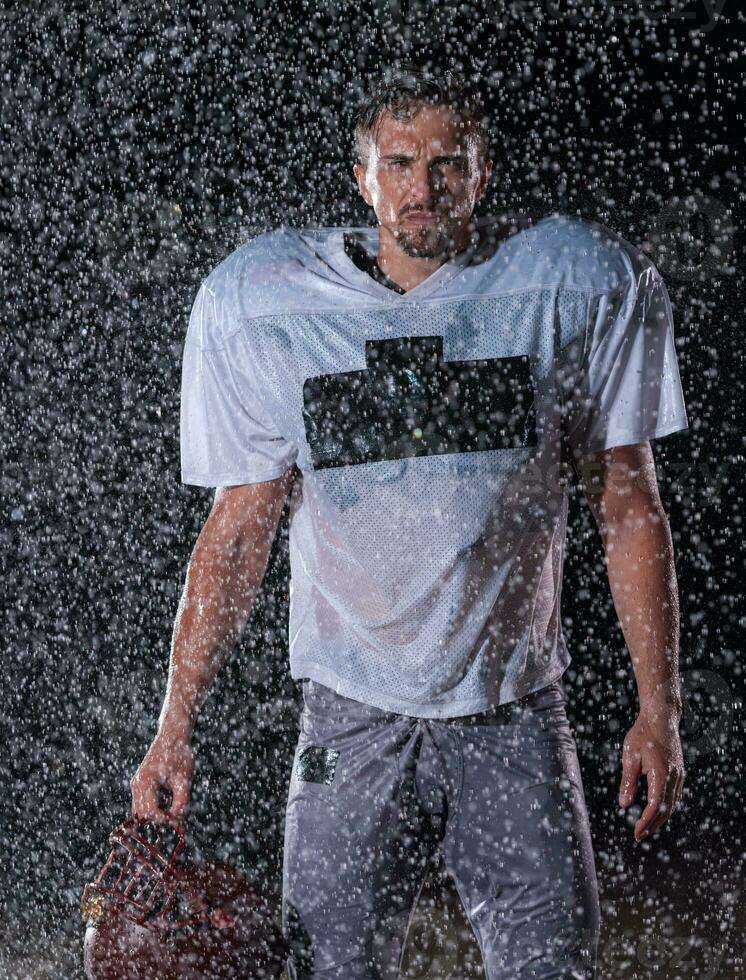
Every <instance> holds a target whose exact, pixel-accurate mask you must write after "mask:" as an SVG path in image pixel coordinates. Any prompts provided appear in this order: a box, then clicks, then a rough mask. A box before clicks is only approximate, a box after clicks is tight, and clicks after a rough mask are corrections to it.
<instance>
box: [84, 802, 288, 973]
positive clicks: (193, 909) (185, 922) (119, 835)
mask: <svg viewBox="0 0 746 980" xmlns="http://www.w3.org/2000/svg"><path fill="white" fill-rule="evenodd" d="M166 816H167V818H168V821H169V823H168V824H163V825H161V824H155V823H150V822H147V821H143V820H139V819H138V818H137V817H128V818H127V819H126V820H125V821H124V822H123V823H121V824H120V825H119V826H118V827H116V828H115V829H114V830H113V831H112V833H111V835H110V837H109V840H110V842H111V845H112V850H111V854H110V855H109V859H108V860H107V862H106V864H105V865H104V867H103V868H102V870H101V873H100V874H99V876H98V878H97V879H96V880H95V881H93V882H90V883H89V884H87V885H86V886H85V891H84V892H83V908H82V911H83V918H84V919H85V921H86V933H85V942H84V947H83V957H84V964H85V972H86V976H87V977H88V978H89V980H130V978H131V980H150V978H153V980H155V978H156V977H157V978H158V980H197V978H198V977H199V978H201V980H204V978H207V977H221V978H223V977H226V978H229V977H230V978H233V977H235V978H237V977H241V978H248V977H252V978H253V977H255V978H257V980H269V978H270V977H279V976H281V975H282V973H283V970H284V966H285V961H286V958H287V955H288V950H287V945H286V943H285V941H284V939H283V937H282V933H281V932H280V930H279V929H278V928H277V926H276V925H275V923H274V922H273V921H272V918H271V916H270V914H269V910H268V909H267V907H266V906H265V905H264V903H263V902H262V901H261V900H260V898H259V896H258V894H257V891H256V889H255V888H254V886H253V885H252V884H251V882H250V881H249V880H248V879H247V878H246V877H245V876H244V875H243V874H242V873H241V872H240V871H239V870H238V869H237V868H234V867H232V866H231V865H229V864H225V863H223V862H219V861H201V862H198V861H195V860H193V859H191V858H190V857H189V856H188V855H187V853H186V851H185V837H184V832H183V831H182V829H181V827H180V826H179V825H178V824H177V823H176V822H175V821H174V820H173V819H172V817H171V815H170V814H169V813H168V812H166Z"/></svg>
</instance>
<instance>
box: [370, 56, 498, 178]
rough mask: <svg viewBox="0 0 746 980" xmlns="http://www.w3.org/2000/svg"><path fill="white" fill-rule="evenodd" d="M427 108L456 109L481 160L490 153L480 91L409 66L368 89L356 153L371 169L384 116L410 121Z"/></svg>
mask: <svg viewBox="0 0 746 980" xmlns="http://www.w3.org/2000/svg"><path fill="white" fill-rule="evenodd" d="M427 105H437V106H448V107H449V108H452V109H453V110H454V111H455V112H456V113H457V114H458V115H459V116H460V117H461V118H462V119H463V120H464V121H465V122H466V123H467V124H468V125H469V127H470V129H471V132H472V134H473V135H472V138H476V139H477V140H478V142H479V156H480V160H482V161H484V160H485V159H486V157H487V154H488V153H489V141H490V135H489V118H488V115H487V112H486V110H485V106H484V100H483V99H482V95H481V93H480V92H479V90H478V88H476V87H475V86H474V85H472V84H470V83H469V82H467V81H466V80H465V79H464V78H463V77H462V76H460V75H457V74H455V73H454V72H452V71H444V72H436V71H430V70H429V69H427V68H421V67H417V66H414V65H407V66H403V67H400V68H396V69H389V70H388V71H385V72H384V73H383V74H382V75H381V76H380V77H379V78H377V79H376V80H375V81H374V82H373V84H372V85H371V86H370V88H369V89H368V91H367V93H366V94H365V96H364V97H363V99H362V101H361V102H360V104H359V105H358V108H357V112H356V113H355V133H354V136H355V151H356V153H357V159H358V162H359V163H361V164H363V166H367V164H368V150H369V146H370V143H371V141H375V138H376V136H377V134H378V127H379V126H380V123H381V117H382V115H383V113H384V112H388V113H390V114H391V115H392V116H394V117H395V118H397V119H406V118H410V117H411V116H414V115H416V113H417V112H418V111H419V110H420V109H422V108H423V107H424V106H427Z"/></svg>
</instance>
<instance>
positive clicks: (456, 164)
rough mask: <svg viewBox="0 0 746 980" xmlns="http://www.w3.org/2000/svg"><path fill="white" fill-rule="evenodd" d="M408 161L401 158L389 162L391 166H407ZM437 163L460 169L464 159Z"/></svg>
mask: <svg viewBox="0 0 746 980" xmlns="http://www.w3.org/2000/svg"><path fill="white" fill-rule="evenodd" d="M409 162H410V161H409V160H403V159H402V160H390V161H389V163H390V164H391V165H392V166H394V167H400V166H407V165H408V164H409ZM438 163H439V164H440V165H445V166H450V167H458V168H459V169H461V168H462V167H463V165H464V161H463V160H439V161H438Z"/></svg>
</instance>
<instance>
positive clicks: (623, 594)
mask: <svg viewBox="0 0 746 980" xmlns="http://www.w3.org/2000/svg"><path fill="white" fill-rule="evenodd" d="M629 504H630V502H629V501H627V506H626V507H625V508H623V513H620V514H619V517H618V518H613V517H611V516H610V515H608V514H607V515H606V516H607V521H606V530H605V533H604V535H603V537H604V543H605V550H606V559H607V572H608V576H609V584H610V587H611V593H612V597H613V600H614V606H615V608H616V611H617V615H618V616H619V622H620V623H621V626H622V630H623V632H624V638H625V640H626V643H627V648H628V650H629V653H630V657H631V659H632V665H633V669H634V672H635V678H636V680H637V689H638V694H639V697H640V706H641V708H643V709H644V708H647V707H649V706H654V705H660V704H669V705H671V706H673V707H676V708H679V709H680V708H681V690H680V682H679V597H678V587H677V583H676V568H675V564H674V554H673V542H672V540H671V531H670V528H669V524H668V519H667V517H666V514H665V512H664V511H663V508H662V507H661V506H660V504H653V503H650V502H647V503H641V504H639V505H638V506H634V507H630V506H629Z"/></svg>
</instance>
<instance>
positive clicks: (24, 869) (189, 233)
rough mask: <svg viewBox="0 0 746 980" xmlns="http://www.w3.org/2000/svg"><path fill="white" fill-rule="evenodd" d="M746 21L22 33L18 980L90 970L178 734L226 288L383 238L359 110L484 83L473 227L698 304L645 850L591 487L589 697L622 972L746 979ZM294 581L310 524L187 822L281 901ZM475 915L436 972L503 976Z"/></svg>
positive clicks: (5, 840)
mask: <svg viewBox="0 0 746 980" xmlns="http://www.w3.org/2000/svg"><path fill="white" fill-rule="evenodd" d="M715 6H719V7H721V8H722V9H721V11H720V15H719V16H716V17H713V16H710V13H708V10H709V11H711V10H712V8H713V7H715ZM739 6H740V4H739V2H738V0H719V2H718V3H717V4H714V3H708V4H705V2H704V0H699V2H693V3H686V4H684V3H657V2H655V0H647V2H643V0H629V2H626V0H607V2H595V3H585V2H584V3H582V4H580V3H572V2H569V0H543V2H539V3H536V4H532V3H525V2H524V3H514V4H503V3H476V4H455V3H439V4H434V3H420V4H415V3H410V4H406V3H402V4H396V3H393V2H385V0H384V2H378V3H347V2H339V3H327V4H323V5H320V6H318V7H315V6H314V5H307V7H306V8H305V9H304V7H303V6H302V5H301V4H297V5H290V4H287V3H283V2H280V0H276V2H272V3H271V4H270V3H267V2H266V0H258V2H254V3H252V4H230V3H226V4H216V3H203V4H196V3H195V4H192V5H180V6H179V7H178V9H177V8H173V9H168V8H167V7H165V5H154V4H139V3H129V4H124V5H122V6H121V9H120V12H119V13H117V14H114V13H113V12H111V11H110V10H107V8H106V7H105V6H104V5H97V4H92V3H86V4H73V3H67V4H65V5H64V9H63V6H62V5H61V4H41V5H39V6H38V7H35V9H34V11H33V12H30V11H29V10H28V9H25V8H24V7H22V6H21V5H18V6H14V5H6V6H5V7H4V9H3V12H2V14H1V15H0V17H1V18H2V21H1V24H2V38H0V40H1V41H2V43H0V61H1V62H2V64H1V66H0V68H1V70H0V87H1V88H2V104H1V108H0V122H1V125H2V137H1V144H2V150H1V151H0V181H1V182H2V194H1V195H0V209H1V210H0V217H1V219H2V222H3V231H4V234H3V236H2V240H1V244H0V263H1V267H0V290H2V294H3V295H2V299H3V303H2V311H3V322H2V335H1V339H0V343H1V344H2V351H1V353H2V358H1V361H0V363H2V369H3V384H2V394H1V395H0V398H1V399H2V403H1V407H2V413H1V415H0V425H1V426H2V428H1V429H0V439H1V440H2V473H1V475H0V489H1V491H2V511H1V512H0V521H1V525H0V528H1V529H0V534H1V535H2V551H1V558H0V561H2V569H1V570H2V581H3V594H4V600H5V601H4V624H3V629H2V652H3V659H2V691H3V698H2V704H1V706H0V725H2V728H1V733H2V736H1V737H2V750H3V751H2V758H1V759H0V788H1V790H2V791H1V792H0V848H1V849H2V861H1V862H0V867H1V868H2V871H1V872H0V876H1V877H2V879H3V881H2V884H3V887H2V891H0V895H1V896H2V897H0V913H1V914H0V920H1V921H2V927H1V928H2V931H3V933H4V935H2V936H0V977H2V978H15V977H18V978H20V977H34V978H36V977H65V978H72V977H78V976H80V975H82V974H81V972H80V948H81V939H82V921H81V919H80V915H79V904H80V895H81V892H82V888H83V885H84V883H85V881H86V880H88V879H89V878H90V877H91V876H92V875H94V874H95V873H96V872H97V871H98V868H99V866H100V865H101V863H102V861H103V859H104V857H105V856H106V854H107V853H108V846H107V843H106V842H107V835H108V833H109V831H110V830H111V828H112V827H113V825H114V824H115V823H117V822H119V820H121V819H122V818H123V817H124V815H125V814H126V813H127V811H128V807H129V799H130V797H129V780H130V777H131V776H132V774H133V772H134V770H135V768H136V767H137V765H138V763H139V761H140V760H141V758H142V756H143V754H144V752H145V750H146V748H147V746H148V744H149V742H150V739H151V738H152V736H153V734H154V731H155V724H156V719H157V715H158V711H159V708H160V704H161V700H162V697H163V693H164V685H165V678H166V671H167V664H168V653H169V646H170V639H171V631H172V627H173V620H174V615H175V612H176V608H177V604H178V599H179V595H180V593H181V590H182V587H183V583H184V576H185V571H186V566H187V562H188V559H189V556H190V554H191V550H192V548H193V546H194V542H195V539H196V536H197V534H198V533H199V530H200V528H201V526H202V524H203V522H204V520H205V518H206V516H207V513H208V511H209V508H210V505H211V501H212V496H213V492H212V491H211V490H202V489H199V488H194V487H186V486H183V485H182V484H181V483H180V481H179V447H178V411H179V384H180V368H181V348H182V344H183V339H184V335H185V331H186V325H187V318H188V314H189V309H190V307H191V303H192V301H193V299H194V297H195V295H196V291H197V288H198V286H199V284H200V282H201V280H202V278H203V277H204V276H205V275H206V274H207V273H208V272H209V271H210V269H211V268H212V267H213V266H214V265H215V264H217V262H219V261H220V260H221V259H222V258H224V257H225V256H226V255H228V254H229V253H230V252H231V251H232V250H233V249H234V248H236V247H237V246H238V245H239V244H240V243H241V242H243V241H245V240H246V239H247V238H251V237H253V236H255V235H257V234H259V233H260V232H261V231H263V230H265V229H267V228H273V227H277V226H279V225H281V224H289V225H307V224H310V225H339V224H358V225H359V224H368V223H371V224H372V223H374V222H375V217H374V215H373V213H372V212H371V211H369V209H368V208H367V207H366V205H365V204H364V202H363V201H362V199H360V198H359V196H358V194H357V190H356V187H355V184H354V181H353V176H352V163H353V162H354V158H353V153H352V140H351V129H352V114H353V111H354V107H355V103H356V100H357V97H358V95H359V93H360V89H361V86H364V85H365V84H366V82H367V80H368V78H369V76H370V75H371V73H375V72H376V71H377V70H378V69H379V68H380V67H381V66H385V65H392V64H395V63H396V62H397V61H399V60H401V59H405V60H413V61H416V62H418V63H421V64H426V63H431V64H439V65H440V66H442V67H449V68H455V69H457V70H459V69H462V70H466V71H467V72H468V73H478V74H479V75H481V76H482V78H483V83H484V89H485V94H486V96H487V99H488V102H489V105H490V108H491V110H492V112H493V123H492V155H493V158H494V159H495V171H494V173H493V178H492V181H491V186H490V190H489V192H488V194H487V195H486V197H485V198H484V199H483V201H482V202H480V204H479V206H478V213H490V212H499V211H508V212H523V213H526V214H529V215H531V216H534V217H540V216H542V215H545V214H549V213H551V212H553V211H560V212H562V213H568V214H580V215H582V216H584V217H587V218H591V219H594V220H597V221H600V222H602V223H603V224H605V225H607V226H608V227H610V228H612V229H614V230H615V231H617V232H619V233H621V234H622V235H623V236H624V237H625V238H626V239H627V240H628V241H630V242H632V243H633V244H635V245H637V246H638V247H641V248H643V249H645V250H646V251H647V252H648V254H649V255H650V256H651V258H652V259H653V261H654V262H655V263H656V264H657V266H658V268H659V269H660V271H661V272H662V273H663V275H664V278H665V280H666V283H667V285H668V288H669V292H670V295H671V299H672V303H673V306H674V312H675V316H676V342H677V351H678V357H679V366H680V370H681V376H682V382H683V385H684V390H685V396H686V405H687V411H688V414H689V419H690V428H689V430H688V431H686V432H684V433H678V434H675V435H673V436H669V437H666V438H664V439H662V440H660V441H658V442H657V443H655V444H654V451H655V456H656V462H657V466H658V474H659V481H660V487H661V494H662V497H663V502H664V505H665V507H666V510H667V512H668V514H669V518H670V523H671V527H672V531H673V536H674V541H675V546H676V560H677V570H678V576H679V589H680V603H681V669H682V675H683V687H684V694H685V716H684V725H683V734H684V742H685V750H686V753H687V770H688V778H687V782H686V790H685V796H684V806H683V808H682V809H681V810H680V811H679V812H677V813H676V815H675V816H674V817H673V818H672V820H671V821H670V822H669V824H667V825H666V827H665V828H664V829H663V830H662V831H661V832H659V833H658V834H657V835H656V836H655V837H653V838H652V839H650V840H649V841H648V842H646V843H644V844H641V845H639V844H635V843H634V840H633V837H632V825H633V823H634V820H635V819H636V817H637V816H638V815H639V810H640V807H638V808H637V810H636V811H635V812H634V813H632V814H630V815H629V816H625V815H624V813H623V812H622V811H620V810H619V809H618V808H617V805H616V797H617V789H618V783H619V774H620V749H621V743H622V739H623V737H624V734H625V733H626V731H627V730H628V728H629V727H630V726H631V724H632V723H633V721H634V718H635V711H636V696H635V690H636V689H635V684H634V679H633V675H632V670H631V666H630V661H629V657H628V654H627V652H626V650H625V647H624V643H623V640H622V636H621V632H620V630H619V627H618V623H617V620H616V616H615V613H614V610H613V606H612V604H611V600H610V595H609V590H608V586H607V583H606V579H605V576H604V574H603V565H602V551H601V547H600V540H599V538H598V534H597V532H596V530H595V525H594V524H593V521H592V518H591V517H590V512H589V510H588V507H587V505H586V504H585V502H584V501H583V500H582V499H581V497H580V496H579V494H578V491H577V488H575V489H574V491H573V494H572V500H571V525H570V528H569V531H568V541H567V551H568V556H567V562H566V566H565V578H564V587H563V613H564V624H565V633H566V637H567V640H568V643H569V646H570V649H571V650H572V652H573V664H572V666H571V668H570V669H569V670H568V671H567V673H566V674H565V678H564V683H565V688H566V691H567V693H568V696H569V698H570V709H569V710H570V718H571V723H572V725H573V728H574V731H575V734H576V738H577V742H578V749H579V753H580V757H581V765H582V769H583V774H584V781H585V791H586V798H587V801H588V805H589V809H590V813H591V820H592V831H593V836H594V845H595V853H596V862H597V870H598V875H599V885H600V889H601V899H602V911H603V917H604V925H603V932H602V937H601V948H600V953H599V956H600V963H601V975H602V976H604V977H606V976H613V977H667V978H668V977H670V978H673V977H699V978H715V977H717V978H731V977H736V976H742V975H743V974H742V972H741V971H742V970H743V956H744V948H743V939H742V936H743V934H744V929H746V908H745V904H744V888H743V859H744V830H745V828H744V820H743V809H744V803H745V802H746V801H745V795H746V794H745V790H744V783H743V750H744V729H743V710H742V709H743V695H744V683H743V671H742V665H741V648H742V643H741V638H742V635H743V626H744V624H745V623H746V613H745V611H744V606H743V602H742V599H741V595H740V593H741V588H740V586H741V581H742V578H743V574H744V569H743V551H742V548H741V539H742V524H741V521H742V500H743V480H742V475H743V460H744V444H743V432H742V429H741V427H740V418H741V413H742V408H743V397H742V381H741V378H742V370H743V363H742V361H743V357H742V349H743V343H742V337H743V330H744V316H743V298H742V297H743V287H744V232H743V228H744V184H743V173H744V171H743V153H742V144H743V139H744V128H743V116H742V114H739V112H740V113H742V109H740V110H739V106H742V105H743V100H744V63H745V62H744V57H746V45H745V44H744V39H745V37H746V28H745V25H744V15H743V13H742V12H741V11H739ZM287 583H288V562H287V508H286V512H285V515H284V517H283V521H282V524H281V526H280V529H279V532H278V536H277V539H276V541H275V546H274V550H273V553H272V557H271V560H270V568H269V571H268V573H267V576H266V578H265V581H264V584H263V588H262V591H261V594H260V596H259V597H258V599H257V602H256V604H255V607H254V610H253V614H252V618H251V622H250V625H249V627H248V628H247V630H246V633H245V635H244V637H243V639H242V641H241V643H240V644H239V645H238V648H237V650H236V652H235V655H234V657H233V658H232V660H231V661H230V663H229V665H228V666H227V667H226V668H225V670H224V672H223V674H222V675H221V677H220V678H219V681H218V683H217V686H216V689H215V691H214V694H213V696H212V697H211V699H210V701H209V702H208V705H207V707H206V709H205V711H204V714H203V717H202V719H201V722H200V726H199V729H198V735H197V741H198V771H197V774H196V779H195V786H194V795H193V811H192V816H191V818H190V821H189V828H190V831H191V832H192V833H193V834H194V837H195V839H197V840H198V841H199V842H201V843H202V845H203V846H204V847H205V848H206V849H211V850H216V851H218V853H220V854H221V855H222V856H226V857H230V858H231V859H233V860H236V861H238V862H240V863H242V864H243V866H244V867H245V868H246V869H247V870H248V871H249V872H250V873H251V874H253V875H255V876H256V877H257V878H258V879H259V880H261V881H262V882H263V887H264V888H265V889H266V892H267V894H268V895H269V896H274V897H275V898H278V897H279V889H280V879H281V864H280V861H281V848H282V832H283V821H284V805H285V796H286V791H287V782H288V777H289V766H290V760H291V758H292V753H293V748H294V745H295V739H296V737H297V732H298V715H299V708H300V691H299V688H298V686H297V685H296V683H295V682H293V681H292V680H291V679H290V676H289V672H288V665H287V644H286V633H287V611H288V610H287V598H288V594H287ZM641 802H642V798H641ZM459 915H460V913H459V909H458V907H457V904H456V903H455V902H454V896H453V894H452V892H450V891H449V889H448V887H447V881H446V880H445V879H443V878H442V868H441V869H436V871H435V873H434V876H433V880H432V882H431V884H430V885H429V887H428V890H427V893H426V894H425V895H424V897H423V901H422V903H421V907H420V911H419V912H418V919H417V923H416V927H415V929H414V930H413V933H412V938H411V946H410V952H409V959H408V965H407V973H406V975H407V976H408V977H410V978H413V977H419V978H424V977H427V978H432V980H436V978H444V980H445V978H446V977H451V978H466V977H467V976H468V977H472V976H473V977H476V976H479V975H480V972H479V966H478V963H479V961H478V956H477V954H476V953H475V951H474V948H473V943H472V941H471V939H470V935H469V932H468V929H467V928H465V927H464V923H463V920H462V919H460V918H459Z"/></svg>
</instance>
